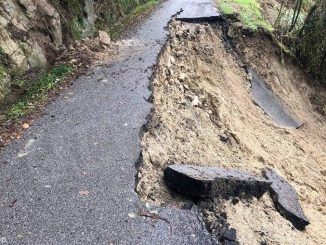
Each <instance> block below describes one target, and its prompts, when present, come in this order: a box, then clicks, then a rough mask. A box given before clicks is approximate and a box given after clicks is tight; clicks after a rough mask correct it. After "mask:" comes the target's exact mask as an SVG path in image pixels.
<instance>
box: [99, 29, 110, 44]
mask: <svg viewBox="0 0 326 245" xmlns="http://www.w3.org/2000/svg"><path fill="white" fill-rule="evenodd" d="M98 36H99V39H100V43H102V44H104V45H110V44H111V38H110V36H109V34H108V33H107V32H105V31H99V32H98Z"/></svg>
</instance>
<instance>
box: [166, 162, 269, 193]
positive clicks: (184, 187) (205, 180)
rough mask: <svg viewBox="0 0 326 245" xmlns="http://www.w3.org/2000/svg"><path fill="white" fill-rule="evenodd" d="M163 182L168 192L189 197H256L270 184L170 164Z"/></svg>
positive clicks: (239, 175)
mask: <svg viewBox="0 0 326 245" xmlns="http://www.w3.org/2000/svg"><path fill="white" fill-rule="evenodd" d="M164 179H165V182H166V184H167V185H168V186H169V187H170V188H171V189H173V190H174V191H176V192H178V193H180V194H183V195H186V196H189V197H192V198H206V197H222V198H229V197H235V196H238V197H241V198H248V199H249V198H252V197H257V198H259V197H261V196H262V195H263V194H264V193H265V192H266V191H267V190H268V188H269V187H270V185H271V182H270V181H268V180H266V179H265V178H262V177H257V176H254V175H252V174H250V173H248V172H244V171H239V170H229V169H223V168H217V167H202V166H195V165H171V166H169V167H167V168H166V169H165V171H164Z"/></svg>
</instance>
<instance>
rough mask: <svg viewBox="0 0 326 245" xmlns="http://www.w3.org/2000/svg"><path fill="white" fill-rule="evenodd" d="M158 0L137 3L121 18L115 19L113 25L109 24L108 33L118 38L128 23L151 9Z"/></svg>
mask: <svg viewBox="0 0 326 245" xmlns="http://www.w3.org/2000/svg"><path fill="white" fill-rule="evenodd" d="M159 2H160V0H150V1H148V2H147V3H144V4H141V5H138V6H137V7H135V8H133V9H132V10H131V12H130V13H129V14H127V15H125V16H124V17H123V18H122V19H120V20H117V21H115V23H113V25H110V26H109V34H110V36H111V37H112V38H113V39H116V38H118V37H119V36H120V35H121V33H122V32H123V30H124V29H125V27H126V26H128V24H130V23H131V22H132V21H133V20H134V19H136V18H137V17H139V16H140V15H142V14H143V13H146V12H148V11H150V10H151V9H153V8H154V7H155V6H156V5H157V4H158V3H159Z"/></svg>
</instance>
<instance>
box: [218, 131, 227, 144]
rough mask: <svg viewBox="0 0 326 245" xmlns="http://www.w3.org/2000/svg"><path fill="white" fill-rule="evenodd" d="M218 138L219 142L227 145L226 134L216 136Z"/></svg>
mask: <svg viewBox="0 0 326 245" xmlns="http://www.w3.org/2000/svg"><path fill="white" fill-rule="evenodd" d="M218 136H219V137H220V141H222V142H224V143H227V142H228V141H229V138H228V136H227V135H226V134H222V133H221V134H219V135H218Z"/></svg>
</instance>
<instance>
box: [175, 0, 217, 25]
mask: <svg viewBox="0 0 326 245" xmlns="http://www.w3.org/2000/svg"><path fill="white" fill-rule="evenodd" d="M194 6H197V8H195V7H194ZM220 16H221V14H220V12H219V11H218V10H217V8H216V7H215V5H214V3H213V2H211V1H206V2H205V1H203V2H200V3H199V2H198V1H193V0H192V1H187V3H185V4H184V5H183V6H182V9H181V11H180V12H179V13H178V15H177V17H176V19H177V20H181V21H185V22H193V21H197V22H204V21H216V20H218V19H219V18H220Z"/></svg>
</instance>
